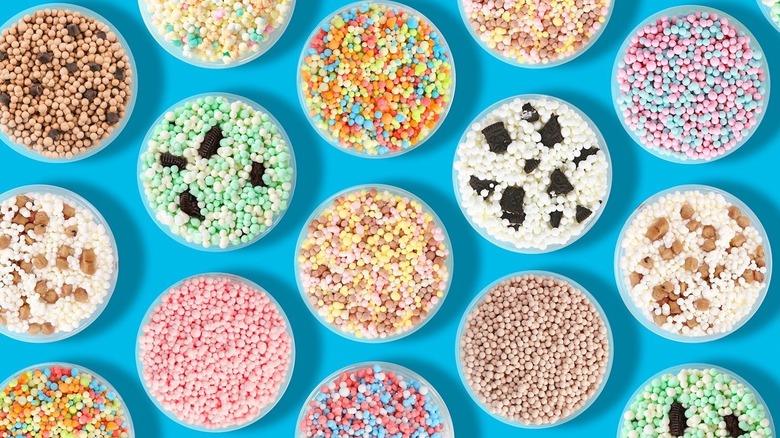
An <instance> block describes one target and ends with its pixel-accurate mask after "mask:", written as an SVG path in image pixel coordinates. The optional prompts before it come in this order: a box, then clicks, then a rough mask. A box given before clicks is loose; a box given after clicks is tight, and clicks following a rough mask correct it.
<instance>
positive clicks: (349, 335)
mask: <svg viewBox="0 0 780 438" xmlns="http://www.w3.org/2000/svg"><path fill="white" fill-rule="evenodd" d="M363 189H365V190H370V189H376V190H378V191H388V192H390V193H391V194H393V195H396V196H402V197H406V198H409V199H410V200H412V201H416V202H419V203H420V205H421V206H422V208H423V210H424V211H425V212H427V213H429V214H430V215H431V217H432V218H433V222H434V223H435V224H436V227H438V228H440V229H441V230H442V232H443V234H444V242H443V243H444V245H445V246H446V247H447V248H448V249H449V252H450V253H449V255H448V256H447V259H446V260H445V262H444V264H445V267H446V269H447V273H448V274H449V278H448V280H447V287H446V288H445V289H444V290H443V291H442V292H443V293H444V295H443V296H442V298H441V299H440V300H439V303H438V304H437V305H436V307H434V308H433V309H431V311H430V312H428V316H427V317H426V318H425V319H424V320H422V321H421V322H420V323H419V324H417V326H415V327H412V328H411V329H409V330H407V331H405V332H401V333H396V334H394V335H392V336H387V337H384V338H370V339H369V338H365V337H358V336H356V335H355V334H354V333H347V332H344V331H342V330H340V329H339V328H338V327H335V326H334V325H333V324H329V323H328V322H327V321H325V320H324V319H323V318H322V316H320V314H319V311H318V310H317V309H316V308H315V307H314V306H313V305H312V304H311V302H309V296H308V292H307V291H306V290H304V288H303V283H302V281H301V266H300V263H299V261H298V254H300V253H301V247H302V245H303V241H304V240H305V239H306V236H307V235H308V227H309V224H311V223H312V221H314V219H317V218H318V217H320V215H322V213H323V212H324V211H325V210H326V209H328V208H329V207H330V206H332V205H333V201H335V200H336V198H338V197H339V196H342V195H344V194H347V193H352V192H358V191H360V190H363ZM294 263H295V282H296V284H297V285H298V291H299V292H300V294H301V298H302V299H303V302H304V303H306V307H307V308H308V309H309V311H310V312H311V313H312V315H314V317H315V318H317V320H318V321H319V322H320V323H321V324H322V325H324V326H325V327H327V328H328V329H329V330H330V331H332V332H333V333H336V334H337V335H339V336H343V337H344V338H347V339H350V340H352V341H357V342H364V343H369V344H379V343H385V342H392V341H397V340H398V339H402V338H405V337H407V336H409V335H411V334H412V333H414V332H416V331H417V330H420V329H421V328H422V327H423V326H424V325H425V324H427V323H428V321H430V320H431V319H433V317H434V316H436V313H437V312H438V311H439V309H441V306H442V305H443V304H444V300H446V299H447V295H448V294H449V290H450V287H451V286H452V270H453V267H454V265H455V262H454V259H453V255H452V242H451V241H450V236H449V234H447V229H446V228H445V227H444V223H443V222H442V221H441V219H439V216H437V215H436V213H435V212H434V211H433V209H432V208H431V207H430V206H429V205H428V204H426V203H425V202H424V201H423V200H422V199H420V198H418V197H417V196H415V195H413V194H412V193H410V192H407V191H406V190H403V189H400V188H398V187H394V186H390V185H386V184H362V185H357V186H353V187H350V188H348V189H344V190H342V191H340V192H338V193H336V194H334V195H333V196H331V197H330V198H328V199H327V200H326V201H324V202H323V203H322V204H320V206H319V207H317V209H316V210H314V212H313V213H312V214H311V215H310V216H309V218H308V219H306V222H305V223H304V226H303V229H302V230H301V234H300V236H298V243H297V244H296V246H295V262H294Z"/></svg>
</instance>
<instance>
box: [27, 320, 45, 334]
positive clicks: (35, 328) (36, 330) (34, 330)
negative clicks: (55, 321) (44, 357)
mask: <svg viewBox="0 0 780 438" xmlns="http://www.w3.org/2000/svg"><path fill="white" fill-rule="evenodd" d="M41 328H42V327H41V325H40V324H38V323H35V322H34V323H32V324H30V327H29V328H28V329H27V333H29V334H31V335H38V334H40V333H41Z"/></svg>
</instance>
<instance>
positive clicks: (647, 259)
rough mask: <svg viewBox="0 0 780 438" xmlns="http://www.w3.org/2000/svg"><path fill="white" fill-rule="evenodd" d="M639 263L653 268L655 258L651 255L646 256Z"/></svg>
mask: <svg viewBox="0 0 780 438" xmlns="http://www.w3.org/2000/svg"><path fill="white" fill-rule="evenodd" d="M639 265H640V266H642V267H643V268H647V269H651V268H652V267H653V259H652V258H650V257H645V258H643V259H642V260H640V261H639Z"/></svg>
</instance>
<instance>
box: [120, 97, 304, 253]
mask: <svg viewBox="0 0 780 438" xmlns="http://www.w3.org/2000/svg"><path fill="white" fill-rule="evenodd" d="M207 97H213V98H218V97H222V98H224V99H227V100H228V102H230V103H232V102H236V101H238V102H242V103H244V104H245V105H248V106H249V107H251V108H252V109H253V110H255V111H256V112H259V113H261V114H264V115H267V116H268V118H269V119H270V120H271V122H272V123H273V124H274V125H276V127H277V129H278V133H279V135H280V136H281V138H282V140H283V141H284V142H285V144H286V149H287V153H288V154H290V168H291V169H292V180H291V181H290V185H291V187H290V195H289V197H288V199H287V207H285V208H284V209H283V210H281V211H280V212H278V213H277V214H276V215H275V216H274V220H273V223H272V224H271V225H270V226H269V227H268V228H267V229H266V230H265V231H264V232H262V233H260V234H258V235H257V236H255V237H254V238H252V239H251V240H249V241H247V242H241V243H239V244H232V243H231V244H229V245H228V246H227V247H226V248H220V247H219V245H211V244H210V245H209V246H208V247H205V246H203V245H202V244H196V243H195V242H190V241H187V239H185V238H184V237H182V236H180V235H178V234H175V233H174V232H173V231H172V230H171V227H169V226H167V225H164V224H163V223H162V222H160V221H159V220H158V219H157V212H156V211H154V210H153V209H152V207H151V205H149V201H148V199H147V195H146V189H145V187H144V184H143V181H142V179H141V175H142V174H143V160H142V159H141V157H142V156H143V154H144V153H146V151H147V150H148V148H149V141H151V139H152V135H153V134H154V130H155V128H157V126H158V125H159V124H160V123H161V122H162V121H163V119H164V118H165V115H166V114H167V113H168V112H171V111H173V110H175V109H177V108H179V107H182V106H184V105H186V104H187V103H189V102H192V101H195V100H197V99H201V98H207ZM297 181H298V165H297V161H296V157H295V149H294V147H293V145H292V142H291V141H290V137H289V136H288V135H287V131H286V130H285V129H284V126H283V125H282V124H281V123H280V122H279V120H278V119H277V118H276V117H275V116H274V115H273V114H272V113H271V112H270V111H268V110H267V109H266V108H265V107H264V106H262V105H260V104H259V103H257V102H255V101H254V100H251V99H249V98H246V97H244V96H240V95H237V94H232V93H224V92H207V93H200V94H196V95H193V96H190V97H187V98H184V99H182V100H180V101H178V102H176V103H175V104H173V105H171V106H170V107H168V109H166V110H165V111H163V112H162V114H160V116H159V117H157V119H156V120H155V121H154V123H153V124H152V125H151V127H150V128H149V129H148V130H147V132H146V135H145V136H144V140H143V143H142V144H141V148H140V151H139V152H138V158H137V159H136V182H137V185H138V192H139V195H140V197H141V202H142V203H143V205H144V207H145V209H146V212H147V213H148V214H149V217H151V219H152V221H153V222H154V223H155V224H157V227H158V228H160V230H161V231H162V232H163V233H165V234H166V235H167V236H168V237H170V238H171V239H173V240H174V241H176V242H178V243H180V244H182V245H184V246H186V247H189V248H193V249H196V250H199V251H203V252H230V251H236V250H239V249H242V248H245V247H248V246H250V245H252V244H255V243H257V242H258V241H260V240H261V239H262V238H264V237H266V236H267V235H268V234H270V233H271V231H273V229H274V228H276V226H277V225H279V223H280V222H281V221H282V219H283V218H284V215H285V214H287V211H288V210H289V209H290V204H291V203H292V200H293V197H294V195H295V189H296V187H297Z"/></svg>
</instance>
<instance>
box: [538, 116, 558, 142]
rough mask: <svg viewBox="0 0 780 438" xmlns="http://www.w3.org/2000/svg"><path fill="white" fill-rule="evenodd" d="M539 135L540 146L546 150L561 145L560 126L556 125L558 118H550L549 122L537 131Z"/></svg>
mask: <svg viewBox="0 0 780 438" xmlns="http://www.w3.org/2000/svg"><path fill="white" fill-rule="evenodd" d="M539 134H540V135H541V136H542V144H543V145H545V146H547V147H548V148H551V147H554V146H555V145H556V144H558V143H561V142H562V141H563V134H561V124H560V123H558V116H556V115H553V116H550V120H548V121H547V123H546V124H545V125H544V126H543V127H542V129H540V130H539Z"/></svg>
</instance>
